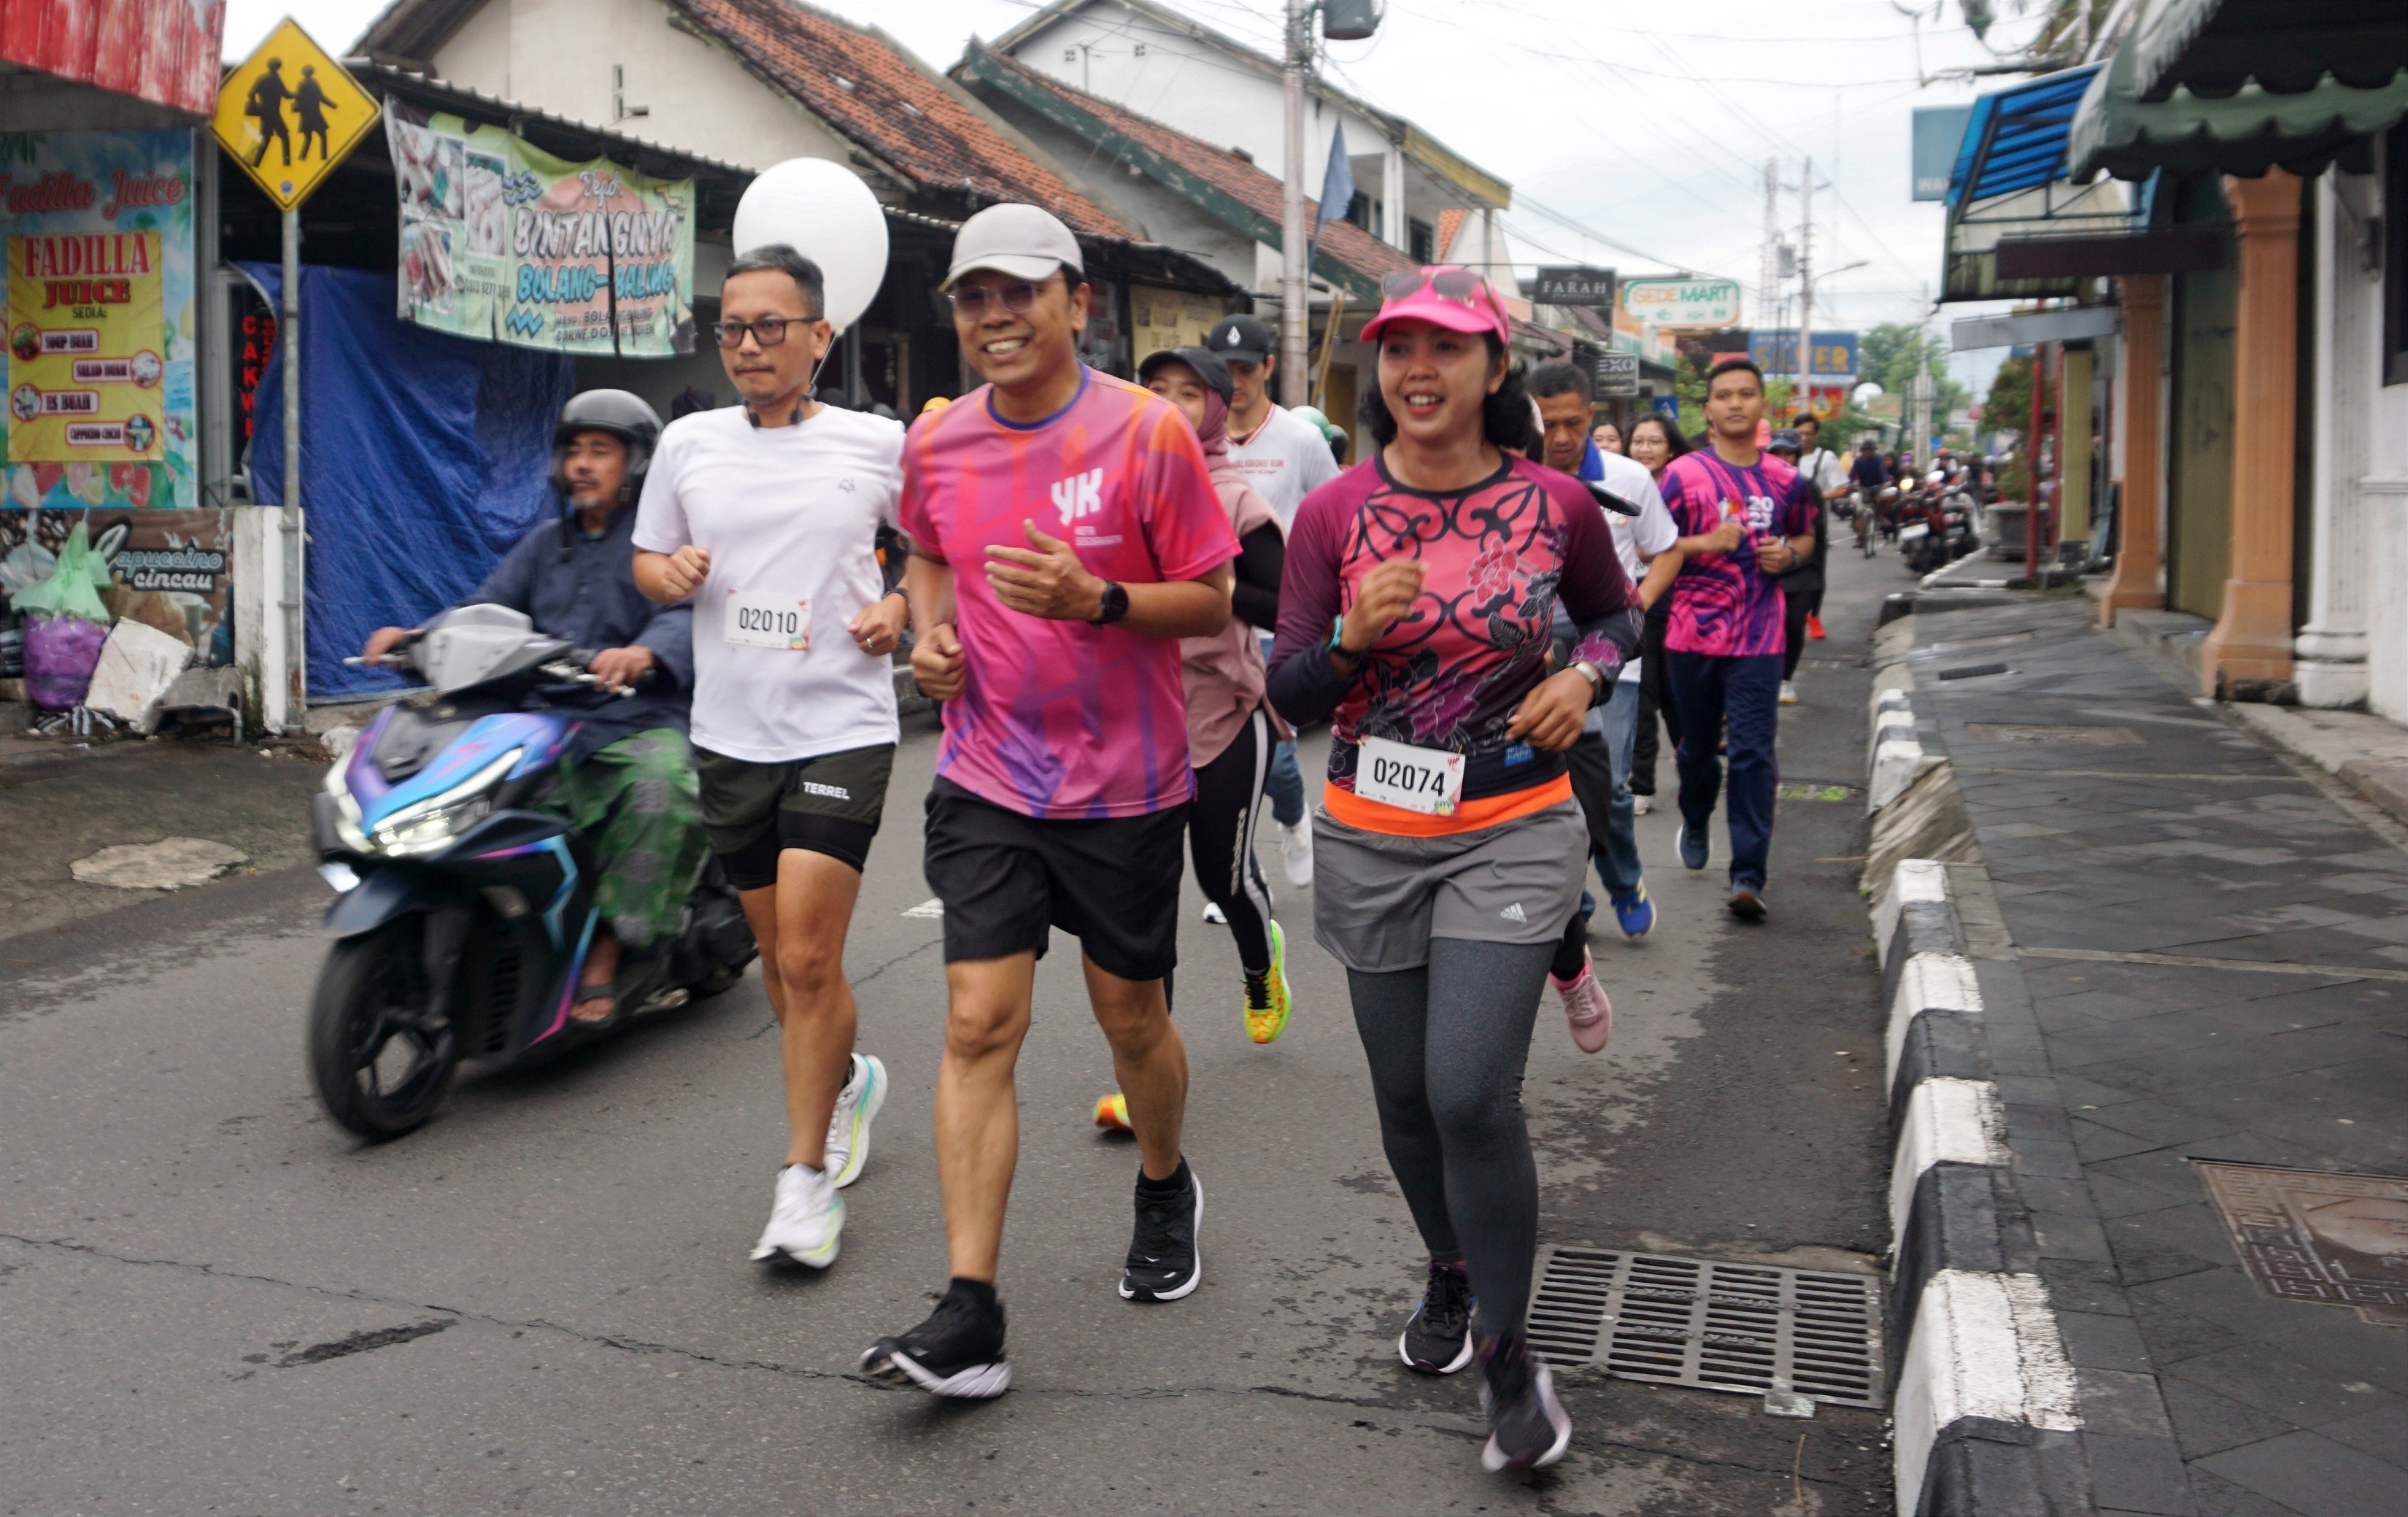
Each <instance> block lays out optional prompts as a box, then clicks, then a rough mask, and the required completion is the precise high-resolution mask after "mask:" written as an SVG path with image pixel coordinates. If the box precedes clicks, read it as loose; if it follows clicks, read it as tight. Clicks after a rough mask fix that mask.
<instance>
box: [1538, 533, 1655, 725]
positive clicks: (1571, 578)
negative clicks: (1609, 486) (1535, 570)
mask: <svg viewBox="0 0 2408 1517" xmlns="http://www.w3.org/2000/svg"><path fill="white" fill-rule="evenodd" d="M1583 494H1585V492H1583ZM1557 499H1558V501H1559V502H1560V503H1562V504H1563V505H1564V506H1565V507H1566V509H1565V511H1564V521H1565V524H1566V525H1567V527H1568V528H1569V529H1570V530H1569V532H1568V533H1567V536H1566V541H1565V544H1564V568H1563V581H1562V583H1561V584H1560V585H1559V586H1557V588H1556V595H1557V597H1558V599H1559V600H1560V602H1561V603H1562V605H1563V608H1564V611H1565V614H1566V615H1568V616H1569V617H1570V618H1571V623H1572V631H1573V633H1574V634H1575V635H1576V636H1575V638H1574V643H1573V648H1572V656H1573V657H1574V658H1576V659H1585V660H1587V661H1588V662H1589V663H1591V664H1594V665H1597V666H1598V668H1600V669H1602V670H1604V671H1605V675H1606V683H1607V684H1608V685H1609V686H1611V685H1612V684H1613V677H1614V671H1615V670H1617V669H1618V668H1620V667H1621V665H1622V664H1623V662H1624V661H1625V660H1627V659H1628V658H1629V657H1630V656H1631V654H1632V653H1634V652H1636V651H1638V648H1639V634H1640V631H1641V620H1640V611H1639V597H1638V596H1637V595H1636V594H1632V592H1631V588H1630V581H1629V580H1628V579H1627V578H1626V577H1625V576H1624V574H1623V572H1622V555H1621V554H1620V553H1617V552H1615V551H1613V528H1612V527H1610V526H1608V525H1606V522H1605V518H1604V516H1603V515H1602V514H1600V513H1599V512H1598V510H1597V508H1595V507H1593V506H1588V504H1587V502H1585V501H1582V502H1579V503H1578V505H1579V506H1581V507H1584V509H1575V508H1572V507H1573V505H1574V503H1573V502H1572V501H1571V500H1570V495H1569V493H1567V494H1565V495H1560V496H1558V497H1557Z"/></svg>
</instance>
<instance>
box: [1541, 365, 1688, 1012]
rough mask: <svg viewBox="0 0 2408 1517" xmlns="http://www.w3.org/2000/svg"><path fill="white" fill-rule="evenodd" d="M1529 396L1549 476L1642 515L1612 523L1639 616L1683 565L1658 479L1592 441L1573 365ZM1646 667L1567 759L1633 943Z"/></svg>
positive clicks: (1589, 970) (1601, 868)
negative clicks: (1568, 478) (1574, 480)
mask: <svg viewBox="0 0 2408 1517" xmlns="http://www.w3.org/2000/svg"><path fill="white" fill-rule="evenodd" d="M1529 390H1530V394H1531V396H1532V398H1534V399H1535V400H1536V401H1537V402H1538V406H1539V419H1540V422H1541V424H1542V425H1543V427H1544V428H1545V449H1546V455H1545V460H1544V462H1545V463H1546V465H1547V466H1548V467H1549V468H1555V469H1561V470H1563V471H1564V472H1565V473H1567V474H1570V475H1575V476H1577V477H1579V478H1580V479H1586V480H1590V481H1592V482H1594V483H1595V484H1597V485H1598V486H1601V487H1602V488H1603V489H1604V490H1606V491H1607V492H1608V493H1609V494H1613V495H1615V496H1618V497H1620V498H1621V499H1622V500H1624V501H1627V502H1628V503H1629V504H1631V505H1633V506H1636V507H1637V508H1639V514H1638V515H1636V516H1627V515H1624V514H1623V513H1621V512H1618V511H1612V510H1608V511H1607V512H1606V513H1605V519H1606V522H1607V523H1608V524H1609V525H1611V526H1612V527H1613V546H1614V549H1615V551H1617V552H1619V553H1620V554H1621V555H1622V571H1623V573H1624V574H1625V575H1626V576H1627V577H1628V578H1629V580H1630V582H1631V583H1632V584H1634V585H1636V586H1638V588H1639V604H1640V606H1641V608H1646V607H1649V606H1653V605H1654V604H1655V603H1656V598H1657V597H1658V596H1660V595H1662V594H1664V592H1665V590H1666V588H1667V587H1668V586H1670V584H1671V582H1672V577H1673V576H1674V575H1675V574H1678V573H1679V572H1680V569H1681V555H1680V553H1679V552H1678V551H1675V550H1674V549H1673V547H1672V544H1673V543H1674V542H1676V541H1677V540H1678V539H1679V537H1680V530H1679V528H1678V527H1676V526H1675V525H1674V523H1673V521H1672V515H1671V512H1670V511H1668V510H1666V509H1665V508H1664V497H1663V495H1662V494H1659V493H1658V492H1657V490H1656V479H1655V476H1653V475H1651V474H1649V473H1648V472H1647V468H1646V465H1642V464H1640V463H1638V462H1637V461H1636V460H1633V459H1630V458H1627V457H1625V456H1623V455H1622V454H1620V453H1609V452H1606V451H1603V450H1602V449H1599V448H1598V446H1597V444H1596V443H1595V441H1594V440H1593V439H1592V437H1591V435H1590V426H1591V424H1592V422H1593V418H1594V412H1595V409H1596V401H1595V399H1594V388H1593V384H1592V381H1591V380H1590V379H1589V376H1588V371H1587V370H1585V369H1584V368H1581V367H1580V366H1578V365H1573V364H1541V365H1539V367H1537V368H1536V369H1533V370H1532V371H1531V372H1530V379H1529ZM1558 630H1559V631H1560V630H1561V629H1558ZM1640 678H1641V660H1639V659H1636V658H1634V659H1631V660H1629V661H1628V662H1627V663H1625V664H1624V665H1623V666H1622V672H1621V677H1620V680H1619V681H1618V682H1617V684H1616V686H1615V689H1614V692H1613V698H1612V699H1610V700H1608V701H1607V702H1606V703H1605V704H1604V705H1602V706H1599V707H1596V708H1592V709H1591V710H1590V711H1589V713H1588V718H1587V721H1586V723H1585V724H1584V727H1583V728H1582V731H1581V736H1580V739H1579V740H1578V741H1577V742H1575V743H1574V744H1573V745H1572V748H1571V754H1570V757H1571V772H1572V795H1573V797H1574V798H1575V799H1577V800H1578V801H1579V802H1580V803H1581V810H1582V811H1583V812H1584V814H1585V815H1586V816H1587V818H1588V828H1589V853H1590V856H1591V857H1592V858H1593V859H1595V860H1596V863H1597V872H1598V878H1599V879H1600V880H1603V881H1604V882H1605V893H1606V897H1607V899H1608V900H1609V902H1610V903H1611V904H1612V905H1613V914H1614V919H1615V921H1616V922H1617V923H1620V925H1621V927H1622V930H1623V933H1624V934H1625V935H1626V936H1627V937H1644V936H1646V934H1647V932H1648V931H1649V929H1651V928H1652V927H1654V926H1655V924H1656V903H1655V902H1654V901H1652V900H1650V899H1649V898H1648V895H1647V882H1646V879H1645V877H1644V876H1643V874H1642V873H1641V868H1640V863H1639V840H1638V835H1637V832H1636V830H1635V827H1634V824H1633V822H1632V815H1633V811H1632V806H1631V796H1630V750H1631V744H1632V742H1633V741H1634V740H1635V739H1636V737H1638V733H1639V681H1640ZM1588 914H1589V913H1588V912H1587V911H1586V910H1584V911H1582V912H1581V913H1580V914H1578V915H1577V916H1575V917H1573V919H1572V923H1571V926H1570V929H1569V930H1568V931H1567V933H1566V935H1565V939H1564V947H1563V949H1562V950H1561V951H1560V952H1558V953H1557V954H1556V958H1555V967H1554V983H1555V990H1556V992H1557V994H1559V995H1562V996H1563V998H1564V1003H1565V1010H1566V1012H1567V1013H1568V1014H1570V1013H1571V1012H1572V1011H1573V1009H1574V1003H1575V1000H1576V999H1577V998H1578V997H1580V996H1582V995H1585V994H1587V993H1588V991H1589V989H1590V988H1591V987H1593V986H1594V985H1595V983H1596V974H1595V971H1594V968H1593V966H1591V964H1590V962H1589V957H1588V947H1587V922H1588ZM1596 994H1597V995H1598V996H1600V997H1602V995H1604V992H1603V991H1602V990H1601V989H1598V990H1597V991H1596Z"/></svg>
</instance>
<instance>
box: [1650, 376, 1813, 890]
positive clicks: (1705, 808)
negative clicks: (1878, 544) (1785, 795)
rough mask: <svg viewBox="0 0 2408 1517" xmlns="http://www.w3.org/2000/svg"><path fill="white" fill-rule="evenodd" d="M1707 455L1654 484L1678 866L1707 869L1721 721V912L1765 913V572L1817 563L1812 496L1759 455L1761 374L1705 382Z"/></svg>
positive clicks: (1774, 706) (1774, 623)
mask: <svg viewBox="0 0 2408 1517" xmlns="http://www.w3.org/2000/svg"><path fill="white" fill-rule="evenodd" d="M1705 410H1706V433H1707V436H1708V437H1709V439H1710V444H1709V446H1707V447H1703V448H1699V449H1698V450H1697V451H1693V452H1687V453H1684V454H1682V455H1681V456H1680V457H1678V458H1676V459H1674V460H1672V462H1671V463H1670V464H1668V465H1665V467H1664V473H1663V475H1662V477H1661V478H1660V479H1658V480H1657V484H1658V485H1659V487H1660V488H1661V489H1662V491H1663V494H1664V505H1665V508H1666V509H1668V510H1670V512H1671V513H1672V522H1673V524H1674V525H1675V526H1676V527H1678V528H1679V530H1680V533H1681V538H1680V540H1679V541H1678V542H1676V543H1674V544H1673V545H1672V546H1673V548H1674V549H1675V550H1676V551H1679V552H1680V554H1681V555H1682V561H1681V572H1680V574H1679V575H1678V576H1676V577H1675V578H1674V579H1673V580H1672V617H1671V623H1670V627H1669V629H1668V631H1667V633H1666V635H1665V638H1664V647H1665V659H1664V663H1665V672H1666V673H1667V674H1668V675H1669V676H1670V687H1671V692H1672V704H1673V707H1674V708H1675V709H1677V710H1678V711H1679V712H1680V713H1681V746H1680V749H1679V751H1678V752H1677V753H1676V754H1675V755H1674V756H1675V758H1676V760H1677V761H1678V764H1679V766H1680V770H1681V832H1680V837H1679V839H1678V847H1679V850H1680V854H1681V862H1682V863H1683V864H1684V865H1686V866H1689V867H1690V868H1692V869H1702V868H1704V867H1705V866H1706V863H1707V854H1708V849H1707V842H1706V824H1707V823H1708V822H1710V821H1711V820H1713V813H1714V800H1715V793H1716V792H1717V791H1718V790H1720V789H1721V787H1722V781H1723V764H1722V759H1721V758H1720V757H1719V756H1718V755H1717V754H1716V752H1715V745H1716V744H1717V743H1718V742H1721V741H1723V740H1724V738H1725V730H1724V729H1725V723H1726V722H1727V723H1728V729H1729V730H1728V734H1727V737H1728V743H1729V750H1730V754H1729V756H1730V796H1729V802H1728V806H1729V816H1730V842H1731V862H1730V896H1729V904H1730V909H1731V914H1732V915H1733V916H1736V917H1738V918H1739V919H1740V920H1742V921H1743V922H1761V921H1763V920H1764V916H1765V910H1766V908H1765V902H1764V876H1765V865H1766V861H1767V859H1768V858H1769V857H1770V854H1771V852H1772V796H1773V790H1774V788H1775V786H1776V784H1777V783H1778V781H1779V780H1780V774H1779V772H1778V770H1777V768H1776V767H1775V765H1774V761H1773V752H1772V743H1773V735H1774V733H1775V731H1776V729H1777V726H1778V723H1779V720H1780V709H1781V708H1780V704H1779V702H1780V699H1781V651H1782V647H1783V633H1782V600H1781V586H1780V584H1779V583H1778V581H1777V580H1775V579H1774V576H1776V575H1779V574H1782V573H1785V572H1786V571H1787V570H1790V569H1794V568H1796V567H1798V566H1799V565H1801V564H1805V563H1808V562H1809V561H1811V560H1812V559H1813V556H1814V506H1815V501H1814V494H1813V488H1812V487H1811V486H1810V485H1808V484H1807V483H1806V482H1805V481H1804V480H1802V479H1799V477H1798V471H1797V470H1796V469H1794V468H1792V467H1790V465H1787V464H1785V463H1783V462H1782V461H1781V460H1780V459H1778V458H1775V457H1773V456H1772V455H1771V454H1770V453H1765V452H1759V451H1757V449H1756V427H1757V425H1758V424H1759V423H1760V422H1762V421H1763V420H1764V371H1763V370H1761V369H1759V368H1757V367H1756V365H1754V364H1752V363H1750V362H1749V361H1748V360H1746V359H1744V358H1727V359H1724V360H1723V361H1722V362H1721V363H1719V364H1716V365H1714V366H1713V372H1712V373H1710V374H1708V375H1707V376H1706V406H1705Z"/></svg>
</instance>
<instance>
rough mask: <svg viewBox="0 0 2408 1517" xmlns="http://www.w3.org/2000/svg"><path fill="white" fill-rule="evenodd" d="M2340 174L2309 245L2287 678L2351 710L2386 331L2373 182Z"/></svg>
mask: <svg viewBox="0 0 2408 1517" xmlns="http://www.w3.org/2000/svg"><path fill="white" fill-rule="evenodd" d="M2342 178H2343V176H2342V175H2340V174H2339V173H2329V174H2327V175H2325V176H2324V177H2323V178H2322V179H2320V180H2318V181H2317V183H2316V185H2315V192H2314V195H2313V203H2314V206H2315V229H2314V233H2313V235H2312V236H2310V237H2309V238H2308V239H2307V242H2308V247H2309V248H2310V249H2311V250H2312V251H2311V254H2310V257H2311V259H2312V262H2313V266H2312V269H2311V271H2310V277H2311V279H2313V281H2314V288H2315V300H2314V304H2313V308H2312V309H2313V313H2314V314H2313V316H2312V318H2311V320H2312V322H2313V323H2314V325H2313V329H2312V330H2313V334H2314V336H2315V350H2314V351H2315V356H2314V359H2313V361H2312V365H2311V372H2310V373H2309V374H2304V375H2301V376H2300V380H2301V382H2302V383H2304V384H2307V385H2308V386H2309V387H2310V389H2309V394H2308V402H2309V403H2308V405H2307V406H2305V407H2304V408H2303V409H2304V410H2305V411H2306V413H2307V418H2308V426H2309V428H2310V436H2309V439H2308V441H2309V450H2308V453H2309V458H2310V460H2311V468H2310V479H2309V486H2308V488H2309V492H2310V494H2309V510H2310V526H2309V531H2308V545H2309V551H2308V556H2309V565H2308V577H2307V586H2308V604H2307V612H2308V621H2307V624H2306V625H2305V626H2302V627H2301V628H2300V636H2299V637H2298V639H2297V641H2296V642H2295V643H2294V644H2293V648H2292V651H2293V653H2294V655H2295V661H2294V665H2293V672H2292V678H2293V679H2294V680H2297V681H2298V683H2299V687H2300V705H2302V706H2354V705H2357V704H2358V703H2359V702H2360V701H2363V700H2365V699H2366V695H2367V654H2368V651H2369V650H2368V638H2367V625H2368V605H2367V591H2368V584H2369V580H2371V579H2372V578H2373V576H2374V575H2375V574H2376V573H2377V572H2378V570H2380V569H2382V568H2385V567H2387V565H2385V564H2384V562H2383V560H2382V559H2381V557H2380V556H2379V555H2378V554H2376V553H2373V552H2370V551H2369V549H2370V547H2371V546H2372V531H2373V522H2372V515H2371V513H2370V511H2369V504H2370V503H2369V502H2368V500H2367V497H2366V495H2365V493H2364V491H2363V489H2362V488H2361V485H2360V481H2361V480H2362V479H2364V477H2365V476H2366V475H2367V474H2368V473H2370V472H2372V470H2371V467H2370V465H2369V462H2368V459H2369V451H2368V443H2369V440H2370V439H2369V437H2368V435H2367V434H2368V430H2369V428H2368V422H2369V420H2370V419H2371V417H2372V413H2373V405H2372V401H2373V396H2372V388H2373V386H2374V384H2375V381H2376V375H2377V372H2378V371H2377V368H2376V365H2375V361H2374V339H2375V335H2376V334H2377V333H2379V332H2380V331H2381V330H2382V329H2383V304H2382V294H2383V287H2382V281H2381V279H2379V278H2378V277H2376V276H2375V275H2373V274H2372V273H2371V272H2370V270H2369V267H2368V265H2369V263H2370V262H2371V260H2370V259H2369V258H2368V256H2367V255H2368V251H2369V250H2368V248H2367V247H2366V244H2365V240H2364V238H2365V236H2366V233H2365V231H2364V228H2365V225H2366V222H2367V220H2368V219H2367V218H2366V217H2365V215H2364V214H2363V213H2362V212H2357V211H2355V210H2354V207H2356V206H2364V205H2366V204H2369V203H2370V202H2371V200H2372V183H2371V181H2367V180H2360V181H2358V183H2356V184H2354V185H2352V186H2350V188H2349V191H2348V203H2344V200H2343V187H2342V185H2341V184H2340V182H2339V181H2340V179H2342Z"/></svg>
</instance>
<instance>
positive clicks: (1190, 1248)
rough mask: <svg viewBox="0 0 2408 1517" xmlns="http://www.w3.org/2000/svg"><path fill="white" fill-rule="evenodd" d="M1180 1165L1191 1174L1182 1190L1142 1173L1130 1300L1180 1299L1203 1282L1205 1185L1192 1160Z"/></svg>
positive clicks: (1124, 1274)
mask: <svg viewBox="0 0 2408 1517" xmlns="http://www.w3.org/2000/svg"><path fill="white" fill-rule="evenodd" d="M1179 1167H1180V1169H1181V1170H1182V1171H1183V1172H1184V1173H1185V1174H1186V1176H1187V1188H1186V1189H1185V1190H1182V1191H1168V1192H1157V1191H1152V1190H1149V1189H1147V1188H1146V1184H1145V1175H1144V1173H1143V1172H1142V1171H1140V1173H1139V1175H1138V1187H1137V1231H1136V1232H1135V1233H1133V1234H1132V1235H1131V1236H1130V1238H1129V1251H1128V1261H1127V1263H1126V1265H1125V1267H1123V1268H1122V1270H1121V1299H1122V1300H1124V1301H1176V1300H1178V1299H1179V1298H1180V1297H1182V1296H1184V1295H1194V1294H1195V1291H1196V1287H1197V1285H1199V1284H1201V1283H1203V1280H1204V1255H1203V1253H1202V1252H1201V1251H1199V1250H1198V1249H1197V1246H1196V1231H1197V1227H1198V1226H1199V1225H1200V1224H1202V1223H1203V1221H1204V1187H1203V1185H1202V1184H1201V1183H1200V1182H1199V1181H1197V1179H1196V1172H1195V1171H1194V1170H1193V1169H1189V1168H1188V1167H1187V1161H1185V1160H1184V1159H1183V1160H1181V1161H1180V1163H1179Z"/></svg>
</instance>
